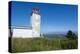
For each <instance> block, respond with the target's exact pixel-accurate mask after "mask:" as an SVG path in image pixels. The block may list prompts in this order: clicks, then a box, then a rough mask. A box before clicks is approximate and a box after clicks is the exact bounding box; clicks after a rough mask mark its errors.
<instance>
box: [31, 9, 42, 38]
mask: <svg viewBox="0 0 80 54" xmlns="http://www.w3.org/2000/svg"><path fill="white" fill-rule="evenodd" d="M40 17H41V16H40V14H39V9H38V8H33V9H32V14H31V25H32V36H33V37H40Z"/></svg>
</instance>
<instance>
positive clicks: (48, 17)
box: [11, 2, 78, 33]
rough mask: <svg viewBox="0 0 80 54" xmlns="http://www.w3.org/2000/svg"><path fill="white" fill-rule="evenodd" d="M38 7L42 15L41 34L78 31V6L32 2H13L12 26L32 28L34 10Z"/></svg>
mask: <svg viewBox="0 0 80 54" xmlns="http://www.w3.org/2000/svg"><path fill="white" fill-rule="evenodd" d="M34 7H38V8H39V9H40V15H41V32H42V33H51V32H66V31H68V30H72V31H77V30H78V28H77V27H78V13H77V12H78V6H77V5H65V4H47V3H31V2H12V5H11V25H12V26H30V16H31V12H32V8H34Z"/></svg>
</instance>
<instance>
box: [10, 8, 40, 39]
mask: <svg viewBox="0 0 80 54" xmlns="http://www.w3.org/2000/svg"><path fill="white" fill-rule="evenodd" d="M40 18H41V16H40V14H39V9H38V8H33V9H32V14H31V17H30V23H31V26H30V27H14V28H12V27H11V28H10V36H12V37H16V38H20V37H21V38H34V37H40Z"/></svg>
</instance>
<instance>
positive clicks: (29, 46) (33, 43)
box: [12, 38, 78, 53]
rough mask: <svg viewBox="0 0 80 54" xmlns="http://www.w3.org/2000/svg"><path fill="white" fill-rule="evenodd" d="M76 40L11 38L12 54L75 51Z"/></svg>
mask: <svg viewBox="0 0 80 54" xmlns="http://www.w3.org/2000/svg"><path fill="white" fill-rule="evenodd" d="M77 45H78V43H77V40H68V39H46V38H12V52H13V53H16V52H29V51H47V50H63V49H77Z"/></svg>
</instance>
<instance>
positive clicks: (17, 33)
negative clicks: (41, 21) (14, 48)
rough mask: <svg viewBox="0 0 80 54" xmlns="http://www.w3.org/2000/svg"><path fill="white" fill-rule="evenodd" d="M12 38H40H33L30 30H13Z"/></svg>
mask: <svg viewBox="0 0 80 54" xmlns="http://www.w3.org/2000/svg"><path fill="white" fill-rule="evenodd" d="M12 33H13V35H12V36H13V37H16V38H20V37H21V38H34V37H40V36H33V35H32V30H31V29H13V31H12Z"/></svg>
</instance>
